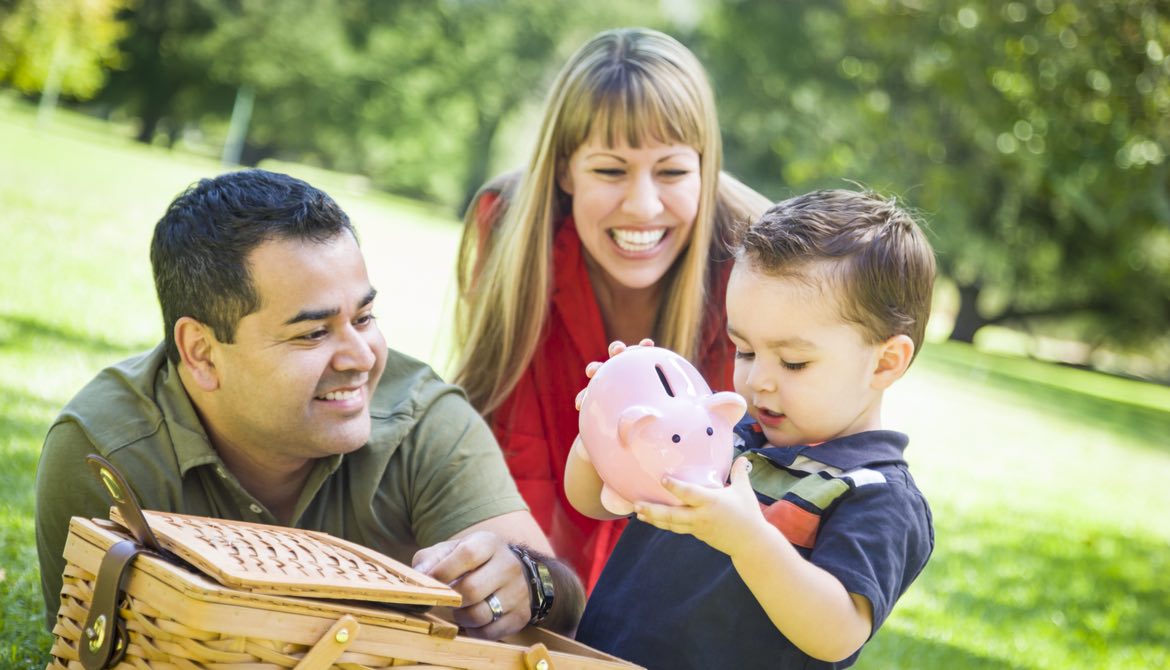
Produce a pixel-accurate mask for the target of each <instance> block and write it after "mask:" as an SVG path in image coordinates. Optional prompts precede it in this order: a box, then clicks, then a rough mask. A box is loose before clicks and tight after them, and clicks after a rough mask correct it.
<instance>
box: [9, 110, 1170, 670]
mask: <svg viewBox="0 0 1170 670" xmlns="http://www.w3.org/2000/svg"><path fill="white" fill-rule="evenodd" d="M116 130H117V129H113V130H111V129H110V128H109V127H107V126H103V125H100V124H94V123H92V122H91V121H90V120H86V119H79V118H77V117H73V116H70V115H68V114H61V113H59V114H57V116H56V117H55V119H54V125H53V126H52V127H51V128H49V129H47V130H46V131H44V132H38V131H36V130H35V127H34V117H33V115H32V113H31V112H30V110H28V109H27V108H25V107H23V106H22V105H19V104H17V103H13V102H10V101H6V100H5V99H4V98H0V147H3V158H2V159H0V211H2V212H3V214H2V216H0V233H2V234H3V236H2V239H3V242H4V243H3V245H2V246H0V263H2V266H3V267H4V269H5V271H6V277H5V280H4V282H3V284H0V287H2V288H0V416H2V417H3V420H2V422H0V570H2V571H3V573H2V577H0V602H2V603H4V611H3V614H0V617H2V618H0V667H4V668H8V667H16V668H24V667H30V668H31V667H43V666H44V663H45V662H46V660H47V659H46V654H47V650H48V645H49V643H50V638H49V636H48V635H47V634H46V633H44V632H43V631H42V630H41V625H40V622H41V612H40V590H39V589H40V587H39V576H38V574H37V570H36V564H37V563H36V555H35V554H36V552H35V549H34V546H33V527H32V515H33V493H32V491H33V482H34V473H35V469H36V461H37V457H38V454H39V450H40V441H41V438H42V436H43V434H44V431H45V429H46V428H47V426H48V424H49V422H50V421H51V420H52V418H53V416H54V415H55V414H56V412H57V411H58V409H59V408H60V407H61V406H62V405H63V404H64V403H65V402H66V401H67V400H68V399H69V397H70V396H71V395H72V394H73V393H74V392H75V391H76V390H77V389H79V388H80V387H81V386H82V385H83V384H84V383H85V382H86V381H88V380H89V378H90V377H92V376H93V374H94V373H96V372H97V371H98V370H99V369H100V368H101V367H102V366H104V365H108V364H110V363H112V362H115V361H117V360H119V359H121V358H124V357H126V356H128V355H130V354H131V353H133V352H136V351H138V350H141V349H143V348H146V347H148V346H150V345H152V344H153V343H154V341H155V340H156V339H157V338H158V337H159V334H160V330H161V327H160V325H159V316H158V308H157V306H156V305H155V302H154V294H153V287H152V285H151V279H150V270H149V264H148V261H147V245H148V242H149V237H150V232H151V229H152V227H153V223H154V221H155V220H157V218H158V217H159V215H160V214H161V213H162V211H163V209H164V208H165V206H166V204H167V203H168V202H169V201H170V199H171V198H172V197H173V196H174V195H175V194H176V193H178V192H179V191H180V190H182V189H183V188H184V187H185V186H186V185H187V184H189V183H190V182H192V181H194V180H196V179H198V178H200V177H204V176H211V175H214V174H217V173H219V172H220V171H221V168H220V167H219V166H218V165H216V164H215V163H213V162H209V161H207V160H205V159H202V158H195V157H185V156H183V155H179V154H173V153H170V152H167V151H163V150H160V149H157V148H151V147H143V146H140V145H135V144H133V143H130V142H129V141H127V140H126V139H125V138H124V134H121V133H119V132H116ZM274 167H279V168H280V169H284V170H286V171H289V172H293V173H294V174H298V175H301V176H305V177H306V178H308V179H309V180H310V181H312V182H313V183H316V184H318V185H320V186H322V187H324V188H325V189H326V190H328V191H329V192H330V193H331V194H332V195H333V196H334V197H335V198H337V200H338V201H339V202H341V204H342V205H343V207H345V208H346V210H347V211H348V212H349V213H350V215H351V217H352V218H353V219H354V222H355V224H356V225H357V227H358V229H359V232H360V233H361V237H362V243H363V246H364V248H365V252H366V257H367V260H368V263H369V265H370V272H371V276H372V278H373V281H374V283H375V285H377V286H378V288H379V289H380V291H381V292H380V295H379V299H378V300H379V323H380V325H381V326H382V328H383V329H384V330H385V331H386V333H387V339H388V340H389V341H390V342H391V344H392V346H396V347H398V348H400V349H402V350H404V351H407V352H408V353H411V354H413V355H416V356H419V357H421V358H423V359H426V360H430V361H432V362H435V363H437V364H439V366H442V364H443V362H444V361H443V360H442V355H443V352H445V351H446V348H447V347H448V343H449V339H448V338H447V333H446V330H447V325H446V324H447V323H449V321H448V318H449V313H450V303H451V277H452V274H453V273H452V263H453V256H454V250H455V245H456V242H457V236H458V228H457V226H456V225H455V224H454V222H452V221H451V220H450V218H449V217H448V216H445V215H444V214H443V213H441V212H435V211H434V210H433V209H430V208H428V207H425V206H421V205H418V204H415V203H410V202H405V201H400V200H396V199H393V198H390V197H387V196H383V195H378V194H374V193H368V192H366V191H365V190H364V186H363V184H364V182H363V180H361V179H359V178H355V177H352V176H344V175H333V174H328V173H320V172H317V171H312V170H308V169H307V168H302V167H297V166H274ZM885 409H886V412H885V414H886V423H887V425H889V426H890V427H894V428H899V429H903V430H905V431H906V432H908V433H910V435H911V438H912V441H911V446H910V449H909V451H908V452H907V457H908V459H909V460H910V462H911V464H912V467H913V470H914V473H915V477H916V478H917V480H918V483H919V485H920V486H921V488H922V489H923V491H925V492H926V494H927V496H928V497H929V498H930V500H931V502H932V505H933V509H934V514H935V522H936V527H937V547H936V550H935V554H934V557H933V559H932V561H931V563H930V564H929V565H928V566H927V568H926V571H925V572H924V573H923V575H922V576H921V577H920V578H919V580H918V581H917V582H916V583H915V584H914V586H913V587H911V589H910V591H909V592H908V593H907V594H906V596H905V597H903V599H902V600H901V601H900V603H899V604H898V607H897V609H896V610H895V612H894V614H893V616H892V617H891V618H890V619H889V621H887V622H886V624H885V626H884V627H883V628H882V630H881V631H880V632H879V634H878V635H877V636H876V638H875V639H874V640H873V641H872V642H871V643H870V644H869V646H868V647H867V648H866V651H865V652H864V654H863V656H862V661H861V662H860V663H859V664H858V666H857V667H860V668H868V669H877V668H948V669H951V670H953V669H963V668H1002V669H1009V668H1010V669H1037V670H1039V669H1049V668H1052V669H1055V668H1062V669H1064V668H1154V667H1168V666H1170V652H1168V651H1167V645H1166V641H1167V640H1170V577H1168V575H1170V515H1168V514H1167V513H1166V510H1170V486H1168V485H1167V482H1170V445H1168V444H1167V441H1166V436H1167V435H1170V389H1167V388H1164V387H1159V386H1153V385H1149V384H1142V383H1138V382H1133V381H1129V380H1121V379H1116V378H1111V377H1105V376H1103V375H1097V374H1094V373H1090V372H1085V371H1082V370H1074V369H1069V368H1061V367H1057V366H1052V365H1046V364H1040V363H1035V362H1032V361H1026V360H1022V359H1013V358H1008V357H1003V356H996V355H990V354H985V353H981V352H978V351H975V350H973V349H971V348H969V347H963V346H958V345H952V344H945V343H933V344H931V345H928V346H927V348H926V349H925V351H924V352H923V355H922V357H921V358H920V360H918V361H917V362H916V363H915V364H914V367H913V368H912V369H911V371H910V373H909V375H907V377H906V378H905V379H904V380H902V381H901V382H899V383H898V384H896V385H895V387H894V388H893V390H892V391H891V392H890V394H889V397H888V401H887V404H886V408H885Z"/></svg>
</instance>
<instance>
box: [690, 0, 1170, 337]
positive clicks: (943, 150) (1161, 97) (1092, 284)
mask: <svg viewBox="0 0 1170 670" xmlns="http://www.w3.org/2000/svg"><path fill="white" fill-rule="evenodd" d="M696 40H697V41H698V43H699V45H700V47H701V50H702V51H703V52H704V54H705V55H706V57H707V62H708V64H709V66H710V68H711V70H712V72H713V76H714V79H715V81H716V83H717V85H718V86H719V87H720V89H721V91H722V92H724V95H721V99H720V102H721V104H722V108H721V111H722V115H723V122H724V127H725V128H726V129H727V130H726V133H727V153H728V162H729V163H730V164H731V166H732V168H733V169H736V170H738V171H740V172H741V173H743V174H744V175H745V176H746V177H748V181H749V183H756V184H759V185H760V186H761V187H764V188H766V189H769V190H770V191H771V192H772V193H774V194H780V193H782V192H783V193H788V192H799V191H803V190H807V189H809V188H813V187H824V186H833V187H839V186H842V185H843V184H844V182H843V180H845V179H854V180H857V181H859V182H861V183H864V184H866V185H870V186H873V187H875V188H878V189H880V190H883V191H892V192H895V193H899V194H902V195H904V196H906V198H907V199H908V200H909V202H911V203H912V204H914V205H916V206H918V207H920V208H921V209H922V210H923V211H924V212H925V213H926V214H927V218H928V219H929V220H930V221H931V223H932V228H933V239H934V241H935V245H936V247H937V249H938V251H939V260H940V263H941V268H942V270H943V272H944V273H945V274H946V275H948V276H949V277H950V278H952V279H953V280H954V281H955V282H956V283H957V284H958V285H959V287H960V289H961V290H962V291H963V292H964V304H963V310H962V311H961V313H960V314H959V317H958V319H957V323H956V328H957V332H956V336H957V337H959V338H961V339H964V340H967V341H969V340H970V339H971V337H972V336H973V333H974V331H975V329H977V328H978V327H979V326H982V325H984V324H987V323H1006V324H1011V325H1015V326H1021V325H1026V326H1027V327H1029V328H1032V329H1034V330H1036V331H1037V332H1043V331H1045V330H1047V331H1048V332H1059V333H1061V334H1062V335H1064V336H1066V337H1077V338H1080V339H1083V340H1086V341H1089V342H1091V343H1094V344H1102V343H1109V344H1112V345H1115V346H1121V347H1125V346H1129V345H1135V344H1145V343H1148V342H1150V341H1151V340H1153V339H1157V338H1163V337H1164V333H1165V332H1166V330H1167V327H1168V326H1170V256H1168V254H1167V250H1168V246H1167V245H1168V243H1170V228H1168V224H1170V197H1168V196H1167V189H1166V187H1167V184H1168V174H1170V173H1168V172H1167V170H1168V169H1170V164H1168V163H1167V160H1166V157H1167V153H1168V152H1170V121H1168V119H1170V58H1167V57H1166V52H1167V50H1170V16H1168V15H1167V14H1166V13H1165V12H1164V11H1159V10H1158V7H1157V4H1156V3H1152V2H1145V1H1141V0H1112V1H1109V2H1094V3H1079V2H1071V1H1058V0H1035V1H1034V2H1008V3H1000V2H940V3H921V2H910V1H894V0H837V1H836V2H829V3H802V2H771V1H769V2H756V1H753V0H734V1H728V2H725V3H723V4H722V5H721V6H720V9H718V10H715V11H713V12H712V16H711V17H710V20H708V21H704V22H702V23H701V24H700V32H699V34H698V35H697V36H696Z"/></svg>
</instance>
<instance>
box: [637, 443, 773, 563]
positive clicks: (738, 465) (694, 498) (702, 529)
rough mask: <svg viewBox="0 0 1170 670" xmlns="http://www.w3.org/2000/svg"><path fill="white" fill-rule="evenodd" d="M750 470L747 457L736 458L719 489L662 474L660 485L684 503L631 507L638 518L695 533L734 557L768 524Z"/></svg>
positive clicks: (645, 503)
mask: <svg viewBox="0 0 1170 670" xmlns="http://www.w3.org/2000/svg"><path fill="white" fill-rule="evenodd" d="M749 471H750V463H749V462H748V460H747V459H746V458H737V459H735V462H734V463H732V465H731V484H730V485H729V486H726V487H723V488H720V489H713V488H708V487H706V486H699V485H697V484H689V483H687V482H683V481H679V480H677V479H674V478H671V477H666V478H663V480H662V485H663V487H664V488H666V490H667V491H670V492H671V493H673V494H674V495H675V496H676V497H677V498H678V499H679V500H681V501H682V503H683V504H682V505H657V504H653V503H647V502H638V503H635V504H634V511H635V512H636V513H637V515H638V520H640V521H645V522H646V523H648V524H650V525H652V526H656V527H658V528H661V529H663V530H669V531H671V532H673V533H681V534H688V535H694V536H695V537H696V538H698V539H700V540H702V541H703V542H706V543H707V544H708V545H710V546H711V547H712V548H714V549H718V550H719V551H722V552H723V553H725V554H727V555H728V556H731V557H732V558H735V557H736V556H740V555H743V554H744V553H746V552H747V551H749V550H750V548H751V547H752V545H753V543H754V541H755V540H756V539H757V538H759V537H760V534H761V533H762V532H765V529H766V528H768V527H769V526H768V522H767V520H765V519H764V514H763V512H762V511H760V503H759V501H757V500H756V494H755V492H754V491H752V486H751V482H750V481H749V479H748V472H749Z"/></svg>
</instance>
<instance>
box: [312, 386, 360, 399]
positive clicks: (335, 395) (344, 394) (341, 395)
mask: <svg viewBox="0 0 1170 670" xmlns="http://www.w3.org/2000/svg"><path fill="white" fill-rule="evenodd" d="M361 394H362V390H361V389H354V390H352V391H330V392H329V393H326V394H325V395H323V396H321V398H322V399H323V400H353V399H354V398H357V397H358V396H360V395H361Z"/></svg>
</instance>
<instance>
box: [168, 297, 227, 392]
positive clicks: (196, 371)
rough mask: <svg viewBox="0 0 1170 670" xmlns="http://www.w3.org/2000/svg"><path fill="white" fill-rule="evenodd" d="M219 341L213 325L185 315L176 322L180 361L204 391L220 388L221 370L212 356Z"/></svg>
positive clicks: (176, 344)
mask: <svg viewBox="0 0 1170 670" xmlns="http://www.w3.org/2000/svg"><path fill="white" fill-rule="evenodd" d="M218 343H219V340H217V339H215V333H213V332H212V331H211V327H210V326H208V325H207V324H205V323H203V322H201V321H197V320H195V319H193V318H191V317H189V316H184V317H181V318H180V319H179V320H178V321H176V322H175V347H177V348H178V350H179V362H180V363H181V364H182V365H183V366H185V367H186V368H187V371H188V372H190V375H191V380H192V381H193V382H195V385H196V386H198V387H199V388H200V389H201V390H203V391H208V392H210V391H214V390H216V389H217V388H219V371H218V370H217V369H216V367H215V361H214V360H213V357H212V352H213V351H214V349H215V345H217V344H218Z"/></svg>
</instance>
